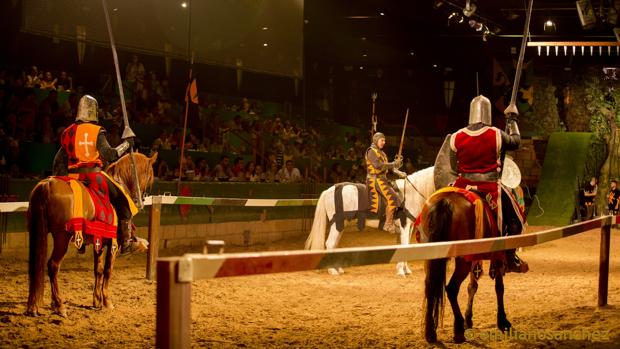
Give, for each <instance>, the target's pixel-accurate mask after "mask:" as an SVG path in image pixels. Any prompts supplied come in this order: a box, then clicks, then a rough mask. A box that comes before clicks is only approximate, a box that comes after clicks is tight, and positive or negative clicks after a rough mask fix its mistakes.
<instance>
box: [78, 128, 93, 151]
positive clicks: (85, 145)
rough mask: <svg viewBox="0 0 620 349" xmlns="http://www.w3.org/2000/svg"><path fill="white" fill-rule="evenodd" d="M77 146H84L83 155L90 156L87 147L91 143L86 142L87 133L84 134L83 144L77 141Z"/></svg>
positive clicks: (91, 143)
mask: <svg viewBox="0 0 620 349" xmlns="http://www.w3.org/2000/svg"><path fill="white" fill-rule="evenodd" d="M78 144H79V145H80V146H82V145H83V146H84V155H86V156H90V152H89V151H88V146H89V145H93V142H92V141H91V142H89V141H88V133H84V142H82V141H79V142H78Z"/></svg>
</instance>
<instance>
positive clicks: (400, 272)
mask: <svg viewBox="0 0 620 349" xmlns="http://www.w3.org/2000/svg"><path fill="white" fill-rule="evenodd" d="M396 276H399V277H401V278H406V277H407V274H406V273H405V272H404V271H402V270H399V271H397V272H396Z"/></svg>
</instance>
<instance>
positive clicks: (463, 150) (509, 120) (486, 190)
mask: <svg viewBox="0 0 620 349" xmlns="http://www.w3.org/2000/svg"><path fill="white" fill-rule="evenodd" d="M504 114H505V115H506V132H504V131H502V130H500V129H498V128H496V127H493V126H492V125H491V103H490V101H489V99H488V98H486V97H484V96H482V95H480V96H477V97H475V98H474V99H472V101H471V104H470V108H469V125H468V126H467V127H464V128H462V129H460V130H458V131H457V132H455V133H454V134H452V135H451V137H450V165H451V167H452V170H453V171H455V172H456V173H457V175H458V176H457V178H456V181H455V183H454V186H456V187H459V188H464V189H468V190H474V191H477V192H478V193H482V194H483V195H482V196H483V197H482V198H483V199H486V201H487V202H488V203H489V206H490V207H491V210H492V211H493V213H494V214H495V216H496V217H495V218H496V219H497V226H498V229H499V230H500V232H501V233H502V234H506V235H516V234H520V233H521V232H522V230H523V227H524V221H525V216H524V213H523V212H522V210H521V209H520V208H519V206H518V205H517V204H516V202H515V201H514V197H513V196H512V194H511V193H510V190H508V189H507V188H505V187H504V186H503V185H502V184H501V182H500V173H501V168H502V163H501V157H502V153H503V152H505V151H508V150H516V149H518V148H519V144H520V143H521V135H520V134H519V128H518V126H517V116H518V115H519V112H518V110H517V108H516V106H514V105H510V106H509V107H508V108H506V110H505V111H504ZM506 261H507V269H508V271H511V272H523V271H527V263H526V262H525V261H523V260H521V259H520V258H519V257H518V256H517V255H516V253H515V250H514V249H513V250H507V251H506Z"/></svg>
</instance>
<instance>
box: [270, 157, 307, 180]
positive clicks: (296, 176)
mask: <svg viewBox="0 0 620 349" xmlns="http://www.w3.org/2000/svg"><path fill="white" fill-rule="evenodd" d="M301 179H302V178H301V173H299V169H298V168H297V167H294V166H293V160H288V161H286V165H285V166H284V167H283V168H281V169H280V171H278V173H277V174H276V180H278V181H279V182H280V183H299V182H301Z"/></svg>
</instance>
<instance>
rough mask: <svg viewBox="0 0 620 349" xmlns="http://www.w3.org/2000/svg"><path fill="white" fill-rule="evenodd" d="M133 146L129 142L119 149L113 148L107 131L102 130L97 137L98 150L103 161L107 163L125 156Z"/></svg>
mask: <svg viewBox="0 0 620 349" xmlns="http://www.w3.org/2000/svg"><path fill="white" fill-rule="evenodd" d="M130 146H131V144H130V143H129V142H128V141H126V140H125V141H123V143H121V144H120V145H119V146H118V147H116V148H112V147H111V146H110V144H109V143H108V140H107V139H106V137H105V130H104V129H101V130H100V131H99V135H97V150H98V151H99V155H100V156H101V158H102V159H104V160H105V161H107V162H114V161H116V160H117V159H118V158H120V157H121V155H123V154H124V153H125V152H126V151H127V149H129V147H130Z"/></svg>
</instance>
